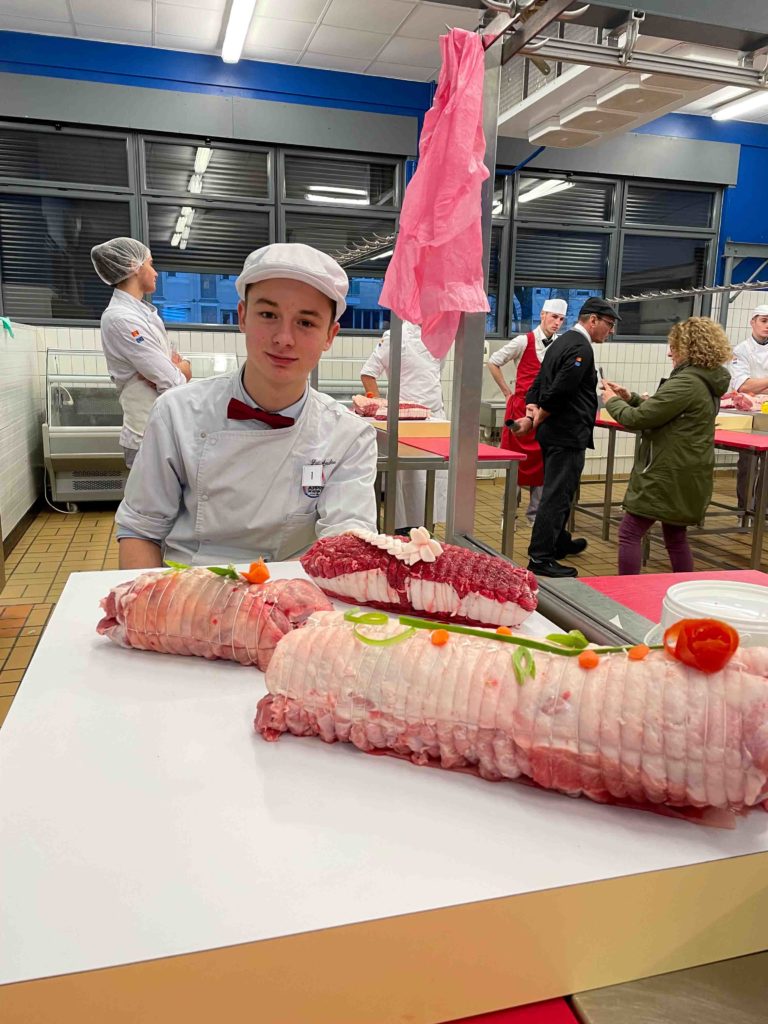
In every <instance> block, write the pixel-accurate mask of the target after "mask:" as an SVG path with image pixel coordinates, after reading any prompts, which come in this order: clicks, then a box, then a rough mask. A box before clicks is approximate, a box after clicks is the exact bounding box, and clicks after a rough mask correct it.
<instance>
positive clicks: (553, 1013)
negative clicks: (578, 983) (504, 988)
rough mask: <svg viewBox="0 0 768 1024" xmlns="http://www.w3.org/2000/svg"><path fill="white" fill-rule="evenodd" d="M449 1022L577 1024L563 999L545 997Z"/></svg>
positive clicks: (452, 1023)
mask: <svg viewBox="0 0 768 1024" xmlns="http://www.w3.org/2000/svg"><path fill="white" fill-rule="evenodd" d="M450 1024H577V1019H576V1017H574V1015H573V1013H571V1010H570V1009H569V1007H568V1003H566V1001H565V1000H564V999H546V1000H545V1001H544V1002H543V1003H529V1004H528V1006H516V1007H515V1008H514V1009H513V1010H496V1011H495V1012H494V1013H481V1014H480V1015H479V1016H477V1017H462V1018H461V1019H460V1020H455V1021H451V1022H450Z"/></svg>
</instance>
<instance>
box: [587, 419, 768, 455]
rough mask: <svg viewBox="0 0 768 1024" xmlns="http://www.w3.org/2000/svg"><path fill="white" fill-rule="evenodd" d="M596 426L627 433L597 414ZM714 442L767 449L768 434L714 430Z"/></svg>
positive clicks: (744, 449)
mask: <svg viewBox="0 0 768 1024" xmlns="http://www.w3.org/2000/svg"><path fill="white" fill-rule="evenodd" d="M595 425H596V426H598V427H608V429H609V430H621V431H622V432H624V433H629V431H628V430H627V428H626V427H622V425H621V424H620V423H616V421H615V420H606V419H603V417H602V416H598V417H597V418H596V420H595ZM715 444H716V445H720V446H721V447H725V448H735V449H737V450H743V451H757V452H765V451H768V434H762V433H752V432H750V431H748V430H715Z"/></svg>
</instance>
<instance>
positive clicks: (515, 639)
mask: <svg viewBox="0 0 768 1024" xmlns="http://www.w3.org/2000/svg"><path fill="white" fill-rule="evenodd" d="M398 622H399V623H400V625H401V626H411V627H413V628H414V629H447V630H448V632H449V633H464V634H465V635H466V636H479V637H482V639H483V640H498V641H500V642H501V643H504V644H516V645H517V646H518V647H530V648H531V649H532V650H534V651H546V653H547V654H560V655H562V656H563V657H564V658H576V657H578V655H579V654H581V652H582V650H583V648H575V647H574V648H570V647H562V646H560V645H559V644H551V643H549V644H548V643H544V641H543V640H532V639H531V638H530V637H527V636H525V637H523V636H506V635H505V634H504V633H488V632H487V631H486V630H484V629H473V628H472V627H471V626H455V625H453V623H447V622H430V621H429V619H416V618H413V617H412V616H410V615H400V616H399V618H398ZM636 646H637V645H636V644H624V645H623V646H622V647H591V648H590V650H592V651H594V652H595V654H618V653H619V652H621V651H628V650H629V649H630V648H631V647H636ZM663 649H664V645H663V644H654V645H653V646H651V647H650V650H652V651H662V650H663Z"/></svg>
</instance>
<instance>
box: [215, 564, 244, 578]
mask: <svg viewBox="0 0 768 1024" xmlns="http://www.w3.org/2000/svg"><path fill="white" fill-rule="evenodd" d="M208 572H213V573H215V574H216V575H217V576H226V578H227V579H229V580H239V579H240V573H239V572H238V571H237V569H236V568H235V567H234V565H228V566H227V567H226V569H223V568H222V567H221V566H219V565H209V566H208Z"/></svg>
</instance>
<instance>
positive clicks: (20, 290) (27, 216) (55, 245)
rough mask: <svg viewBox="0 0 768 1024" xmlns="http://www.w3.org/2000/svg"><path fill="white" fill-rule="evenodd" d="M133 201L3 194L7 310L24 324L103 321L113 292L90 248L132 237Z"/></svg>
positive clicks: (0, 233)
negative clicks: (100, 274)
mask: <svg viewBox="0 0 768 1024" xmlns="http://www.w3.org/2000/svg"><path fill="white" fill-rule="evenodd" d="M130 226H131V218H130V209H129V205H128V201H127V200H124V201H120V202H113V201H105V200H96V199H73V198H65V197H62V196H58V195H51V196H31V195H1V194H0V280H1V281H2V298H3V311H4V314H5V315H6V316H10V317H13V318H15V319H17V320H20V321H22V322H23V321H26V320H39V319H58V318H61V319H70V320H98V319H99V317H100V316H101V314H102V312H103V311H104V308H105V306H106V305H107V303H108V302H109V299H110V296H111V294H112V289H111V288H108V287H107V285H105V284H103V283H102V282H101V281H100V280H99V278H98V277H97V275H96V272H95V271H94V269H93V266H92V264H91V247H92V246H94V245H96V244H97V243H98V242H103V241H104V240H105V239H107V238H114V237H115V236H116V235H129V234H130V233H131V232H130Z"/></svg>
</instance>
